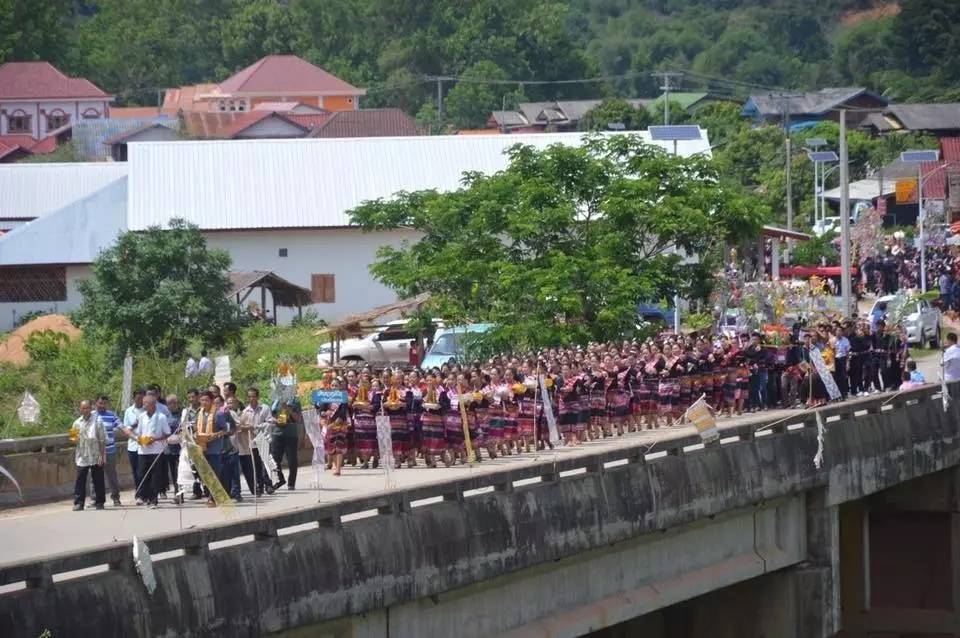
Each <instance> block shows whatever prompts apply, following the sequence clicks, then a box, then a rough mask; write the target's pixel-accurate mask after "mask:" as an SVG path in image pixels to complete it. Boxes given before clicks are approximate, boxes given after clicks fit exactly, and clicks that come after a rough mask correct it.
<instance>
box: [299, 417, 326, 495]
mask: <svg viewBox="0 0 960 638" xmlns="http://www.w3.org/2000/svg"><path fill="white" fill-rule="evenodd" d="M303 429H304V430H306V432H307V437H308V438H309V439H310V443H311V444H312V445H313V457H312V458H311V459H310V466H311V467H312V468H313V471H314V481H315V483H316V485H314V487H316V488H317V489H318V490H319V489H320V476H321V475H322V474H323V470H324V469H326V464H327V451H326V447H325V445H324V440H323V431H322V430H321V429H320V417H319V415H318V414H317V411H316V410H306V411H304V413H303Z"/></svg>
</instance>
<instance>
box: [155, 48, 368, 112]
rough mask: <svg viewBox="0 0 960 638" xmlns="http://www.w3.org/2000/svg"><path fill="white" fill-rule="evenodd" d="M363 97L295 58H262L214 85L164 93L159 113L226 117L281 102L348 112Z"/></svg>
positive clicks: (358, 103) (332, 77)
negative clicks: (214, 114)
mask: <svg viewBox="0 0 960 638" xmlns="http://www.w3.org/2000/svg"><path fill="white" fill-rule="evenodd" d="M365 93H366V91H365V90H364V89H358V88H357V87H355V86H353V85H351V84H349V83H348V82H345V81H343V80H341V79H340V78H338V77H336V76H335V75H332V74H330V73H328V72H326V71H324V70H323V69H321V68H320V67H318V66H315V65H313V64H310V63H309V62H307V61H306V60H304V59H302V58H299V57H297V56H295V55H268V56H266V57H264V58H261V59H259V60H257V61H256V62H254V63H253V64H251V65H250V66H248V67H247V68H245V69H242V70H240V71H238V72H237V73H235V74H233V75H232V76H230V77H229V78H227V79H226V80H224V81H223V82H221V83H219V84H198V85H195V86H185V87H180V88H177V89H169V90H167V92H166V94H165V95H164V100H163V110H164V112H165V113H168V114H171V115H174V114H177V113H180V112H183V113H189V112H195V111H199V112H221V113H228V112H242V111H253V110H255V109H256V108H257V106H258V105H260V104H264V103H284V104H299V105H304V106H306V107H315V108H317V109H323V110H325V111H353V110H356V109H358V108H360V97H361V96H363V95H364V94H365ZM269 110H271V111H273V110H281V109H277V108H269Z"/></svg>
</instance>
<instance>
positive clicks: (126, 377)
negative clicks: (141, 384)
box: [117, 350, 133, 414]
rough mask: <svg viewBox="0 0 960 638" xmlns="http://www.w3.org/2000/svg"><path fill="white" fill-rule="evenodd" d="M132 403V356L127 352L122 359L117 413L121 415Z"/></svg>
mask: <svg viewBox="0 0 960 638" xmlns="http://www.w3.org/2000/svg"><path fill="white" fill-rule="evenodd" d="M131 403H133V355H132V354H130V351H129V350H128V351H127V355H126V356H125V357H124V358H123V383H122V385H121V386H120V405H119V406H117V407H118V408H120V409H119V410H118V412H119V413H121V414H122V413H123V410H126V409H127V407H128V406H129V405H130V404H131Z"/></svg>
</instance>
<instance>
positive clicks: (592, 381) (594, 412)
mask: <svg viewBox="0 0 960 638" xmlns="http://www.w3.org/2000/svg"><path fill="white" fill-rule="evenodd" d="M595 366H596V367H595V368H594V370H593V372H592V373H591V374H590V376H589V377H588V378H587V381H586V383H585V385H586V388H587V391H588V393H589V400H590V431H589V434H590V438H591V439H600V438H603V437H604V436H605V435H606V436H608V434H607V386H608V385H609V379H608V377H607V374H606V372H604V371H603V370H601V369H600V362H599V361H595Z"/></svg>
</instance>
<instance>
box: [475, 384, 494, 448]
mask: <svg viewBox="0 0 960 638" xmlns="http://www.w3.org/2000/svg"><path fill="white" fill-rule="evenodd" d="M489 380H490V377H488V376H486V375H485V374H483V373H482V372H480V371H479V370H477V371H476V372H475V373H474V374H473V376H472V377H470V386H471V387H470V391H471V393H472V394H473V397H472V401H471V402H470V409H471V418H472V419H473V422H474V426H473V428H472V429H473V430H475V431H476V437H475V438H474V439H473V447H474V448H475V449H476V451H477V458H478V459H479V458H480V448H486V450H487V455H488V456H489V458H491V459H495V458H497V446H496V443H494V441H493V440H492V439H491V437H490V399H491V396H490V394H488V391H487V390H488V388H487V384H488V382H489Z"/></svg>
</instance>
